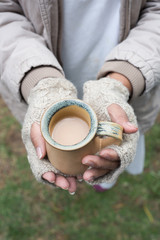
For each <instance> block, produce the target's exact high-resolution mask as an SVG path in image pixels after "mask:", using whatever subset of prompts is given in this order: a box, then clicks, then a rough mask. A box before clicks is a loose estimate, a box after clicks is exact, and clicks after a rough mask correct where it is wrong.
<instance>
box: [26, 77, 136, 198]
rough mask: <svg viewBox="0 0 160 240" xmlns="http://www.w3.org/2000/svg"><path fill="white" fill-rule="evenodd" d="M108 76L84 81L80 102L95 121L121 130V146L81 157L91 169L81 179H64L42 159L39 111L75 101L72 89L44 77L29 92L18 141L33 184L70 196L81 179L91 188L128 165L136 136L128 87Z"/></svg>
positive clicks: (42, 148)
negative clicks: (35, 181)
mask: <svg viewBox="0 0 160 240" xmlns="http://www.w3.org/2000/svg"><path fill="white" fill-rule="evenodd" d="M111 77H113V78H112V79H111V78H102V79H100V80H98V81H97V80H91V81H88V82H86V83H85V84H84V89H83V91H84V95H83V100H84V101H85V102H86V103H88V104H89V105H90V106H91V107H92V108H93V110H94V111H95V112H96V114H97V118H98V120H101V121H107V120H108V121H110V120H111V121H113V122H115V123H118V124H120V125H121V126H122V127H123V129H124V135H123V142H122V144H121V146H110V147H109V148H107V149H103V150H101V152H100V153H99V155H98V156H97V155H91V156H85V157H84V158H83V159H82V163H83V164H85V165H87V166H88V167H91V168H89V169H87V170H86V171H85V173H84V174H83V176H76V177H64V176H62V175H61V174H60V172H59V171H58V170H57V169H55V168H54V167H53V166H52V165H51V164H50V162H49V161H48V159H47V157H45V156H46V148H45V142H44V140H43V137H42V136H41V132H40V126H39V123H40V119H41V117H42V114H43V112H44V111H45V109H46V108H48V107H49V106H50V105H51V103H52V104H53V103H55V102H57V101H60V100H64V99H76V98H77V91H76V88H75V87H74V85H73V84H72V83H71V82H70V81H68V80H67V79H61V78H46V79H43V80H41V81H40V82H39V83H38V84H37V85H36V86H35V87H34V88H33V89H32V90H31V93H30V96H29V99H28V103H29V106H28V110H27V113H26V116H25V119H24V123H23V128H22V139H23V142H24V144H25V147H26V150H27V153H28V161H29V164H30V167H31V169H32V172H33V174H34V176H35V178H36V179H37V181H40V182H49V183H50V184H53V185H56V186H57V187H60V188H62V189H66V190H68V191H69V193H71V194H72V193H74V192H75V191H76V188H77V184H76V183H77V180H80V179H82V180H83V179H84V180H85V181H88V182H90V183H91V184H92V185H93V184H97V183H100V182H102V181H103V182H108V181H113V180H115V179H116V178H117V177H118V176H119V175H120V174H121V173H122V172H123V171H124V169H125V168H126V167H127V166H128V164H129V163H130V162H132V160H133V159H134V154H135V151H136V143H137V139H138V133H137V127H136V125H137V122H136V117H135V114H134V111H133V109H132V107H131V106H130V105H129V104H128V103H127V101H128V99H129V92H130V89H129V86H130V85H129V86H128V82H125V80H124V79H123V78H121V79H122V81H121V82H120V81H117V80H115V79H114V76H111ZM127 81H128V80H127ZM132 133H135V134H132ZM113 170H115V171H113Z"/></svg>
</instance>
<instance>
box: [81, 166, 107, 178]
mask: <svg viewBox="0 0 160 240" xmlns="http://www.w3.org/2000/svg"><path fill="white" fill-rule="evenodd" d="M110 171H111V170H106V169H96V168H92V169H88V170H86V171H85V172H84V174H83V179H84V180H85V181H93V180H94V179H96V178H98V177H101V176H103V175H105V174H107V173H108V172H110Z"/></svg>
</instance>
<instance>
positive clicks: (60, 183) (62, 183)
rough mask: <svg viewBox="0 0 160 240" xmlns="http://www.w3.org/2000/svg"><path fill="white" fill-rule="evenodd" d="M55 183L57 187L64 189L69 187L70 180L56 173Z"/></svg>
mask: <svg viewBox="0 0 160 240" xmlns="http://www.w3.org/2000/svg"><path fill="white" fill-rule="evenodd" d="M55 184H56V186H57V187H60V188H62V189H64V190H68V189H69V181H68V180H67V179H66V178H65V177H63V176H61V175H56V180H55Z"/></svg>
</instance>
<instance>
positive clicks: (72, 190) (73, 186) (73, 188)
mask: <svg viewBox="0 0 160 240" xmlns="http://www.w3.org/2000/svg"><path fill="white" fill-rule="evenodd" d="M67 180H68V182H69V188H68V191H69V193H70V194H71V195H74V194H75V192H76V189H77V184H76V179H75V177H68V178H67Z"/></svg>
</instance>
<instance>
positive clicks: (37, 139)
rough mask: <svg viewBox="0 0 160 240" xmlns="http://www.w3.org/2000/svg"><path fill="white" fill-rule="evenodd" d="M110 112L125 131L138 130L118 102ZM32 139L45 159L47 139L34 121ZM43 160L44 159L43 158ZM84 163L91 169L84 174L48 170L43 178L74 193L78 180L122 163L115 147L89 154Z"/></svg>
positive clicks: (98, 175) (38, 152)
mask: <svg viewBox="0 0 160 240" xmlns="http://www.w3.org/2000/svg"><path fill="white" fill-rule="evenodd" d="M107 110H108V113H109V115H110V118H111V121H112V122H115V123H118V124H120V125H121V126H122V127H123V129H124V133H127V134H132V133H135V132H136V131H137V127H136V126H134V125H133V124H131V123H130V122H129V120H128V117H127V115H126V113H125V111H124V110H123V109H122V108H121V107H120V106H119V105H117V104H112V105H110V106H109V107H108V109H107ZM31 140H32V143H33V145H34V147H35V149H36V152H37V155H38V157H39V159H43V158H44V157H45V155H46V147H45V141H44V139H43V137H42V135H41V132H40V126H39V124H38V123H36V122H35V123H33V124H32V127H31ZM42 161H43V160H42ZM82 163H83V164H85V165H87V166H88V167H92V168H91V169H87V170H86V171H85V173H84V174H83V176H77V177H64V176H61V175H59V174H55V173H54V172H51V171H50V172H46V173H44V174H43V175H42V178H43V179H45V180H46V181H48V182H50V183H54V184H55V185H56V186H57V187H60V188H62V189H64V190H68V191H69V193H71V194H73V193H75V192H76V188H77V180H79V181H80V180H83V179H84V180H85V181H92V180H93V179H95V178H98V177H100V176H103V175H105V174H107V173H109V172H110V171H112V170H114V169H116V168H118V167H119V165H120V159H119V156H118V154H117V152H116V151H114V150H113V149H103V150H101V152H100V154H99V156H97V155H88V156H85V157H84V158H83V159H82Z"/></svg>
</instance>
